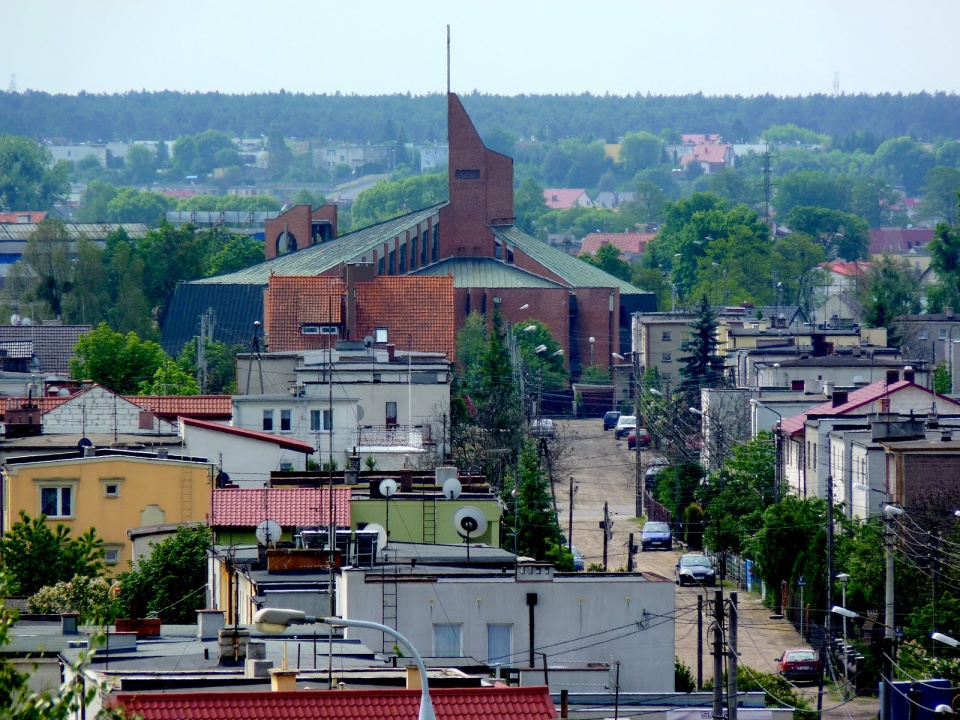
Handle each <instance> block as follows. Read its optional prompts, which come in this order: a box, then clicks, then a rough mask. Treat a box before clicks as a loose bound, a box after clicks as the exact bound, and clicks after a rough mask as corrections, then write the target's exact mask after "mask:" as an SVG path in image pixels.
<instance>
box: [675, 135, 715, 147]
mask: <svg viewBox="0 0 960 720" xmlns="http://www.w3.org/2000/svg"><path fill="white" fill-rule="evenodd" d="M680 139H681V140H682V141H683V143H684V144H685V145H703V144H705V143H715V142H719V141H720V136H719V135H717V134H716V133H713V134H707V135H696V134H692V135H681V136H680Z"/></svg>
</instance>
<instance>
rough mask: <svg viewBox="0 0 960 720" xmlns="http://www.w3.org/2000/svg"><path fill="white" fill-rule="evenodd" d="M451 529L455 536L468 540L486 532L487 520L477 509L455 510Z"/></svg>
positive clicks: (468, 507)
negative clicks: (453, 530)
mask: <svg viewBox="0 0 960 720" xmlns="http://www.w3.org/2000/svg"><path fill="white" fill-rule="evenodd" d="M453 527H454V529H455V530H456V531H457V535H459V536H460V537H462V538H464V539H465V540H470V538H475V537H480V536H481V535H483V534H484V533H485V532H486V531H487V518H486V517H485V516H484V514H483V513H482V512H480V511H479V510H478V509H477V508H475V507H472V506H467V507H464V508H460V509H459V510H457V512H456V514H455V515H454V516H453Z"/></svg>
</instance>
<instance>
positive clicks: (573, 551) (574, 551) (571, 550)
mask: <svg viewBox="0 0 960 720" xmlns="http://www.w3.org/2000/svg"><path fill="white" fill-rule="evenodd" d="M570 554H571V555H573V556H574V557H580V551H579V550H577V548H576V547H572V548H570Z"/></svg>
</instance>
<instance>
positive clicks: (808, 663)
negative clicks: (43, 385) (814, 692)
mask: <svg viewBox="0 0 960 720" xmlns="http://www.w3.org/2000/svg"><path fill="white" fill-rule="evenodd" d="M777 672H778V673H780V675H782V676H783V677H784V678H786V679H787V680H810V681H814V680H818V679H819V678H820V658H819V656H818V655H817V653H816V652H815V651H814V650H810V649H809V648H791V649H789V650H784V651H783V655H781V656H780V657H778V658H777Z"/></svg>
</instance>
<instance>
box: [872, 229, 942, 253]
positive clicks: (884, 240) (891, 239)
mask: <svg viewBox="0 0 960 720" xmlns="http://www.w3.org/2000/svg"><path fill="white" fill-rule="evenodd" d="M933 233H934V231H933V229H932V228H874V229H872V230H871V231H870V254H871V255H881V254H883V253H890V254H893V255H903V254H904V253H908V252H910V251H911V250H914V249H918V248H924V247H926V245H927V243H928V242H930V241H931V240H932V239H933Z"/></svg>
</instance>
